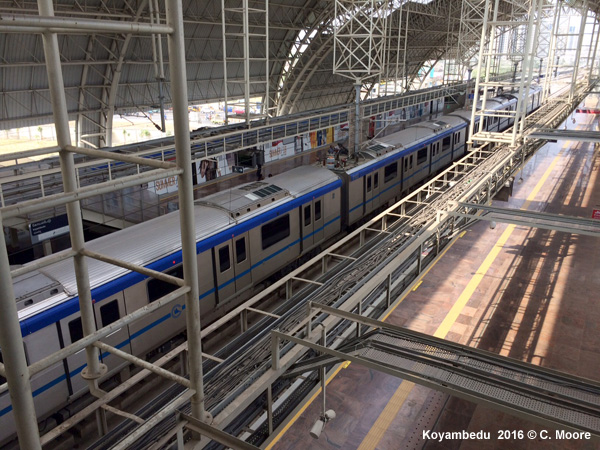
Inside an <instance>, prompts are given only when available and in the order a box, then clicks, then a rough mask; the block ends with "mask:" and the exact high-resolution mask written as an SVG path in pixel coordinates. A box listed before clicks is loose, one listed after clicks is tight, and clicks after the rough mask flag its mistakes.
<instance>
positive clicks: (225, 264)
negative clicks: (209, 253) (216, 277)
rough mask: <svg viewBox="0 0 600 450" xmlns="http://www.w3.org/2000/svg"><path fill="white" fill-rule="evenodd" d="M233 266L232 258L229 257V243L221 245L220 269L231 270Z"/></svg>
mask: <svg viewBox="0 0 600 450" xmlns="http://www.w3.org/2000/svg"><path fill="white" fill-rule="evenodd" d="M230 267H231V260H230V259H229V245H226V246H225V247H221V248H220V249H219V270H220V271H221V273H223V272H225V271H226V270H229V268H230Z"/></svg>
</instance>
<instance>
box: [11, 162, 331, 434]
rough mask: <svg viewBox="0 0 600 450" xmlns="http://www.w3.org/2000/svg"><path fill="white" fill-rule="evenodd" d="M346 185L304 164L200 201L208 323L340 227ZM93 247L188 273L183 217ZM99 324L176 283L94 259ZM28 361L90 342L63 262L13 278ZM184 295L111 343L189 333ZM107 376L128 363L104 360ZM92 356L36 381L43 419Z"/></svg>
mask: <svg viewBox="0 0 600 450" xmlns="http://www.w3.org/2000/svg"><path fill="white" fill-rule="evenodd" d="M341 187H342V182H341V180H340V179H339V177H338V176H336V175H335V174H334V173H332V172H331V171H329V170H327V169H325V168H319V167H298V168H296V169H293V170H291V171H289V172H287V173H286V174H283V175H279V176H275V177H272V178H268V181H264V182H263V181H261V182H255V183H250V184H246V185H243V186H239V187H237V188H234V189H233V190H231V191H230V192H227V193H217V194H214V195H211V196H208V197H206V198H204V199H203V200H202V201H201V202H198V203H197V204H196V205H195V220H196V240H197V244H196V249H197V258H198V267H199V273H198V279H199V285H200V298H199V301H200V308H201V311H202V314H203V316H205V317H206V318H207V319H210V318H211V317H215V316H216V315H218V314H219V313H220V312H221V311H223V310H224V309H226V308H227V305H228V304H230V303H231V302H230V300H231V299H232V298H234V297H236V296H237V295H238V294H239V293H240V292H242V291H244V290H246V289H248V288H250V287H251V286H252V285H254V284H256V283H259V282H260V281H262V280H264V279H265V278H267V277H269V276H270V275H272V274H274V273H276V272H277V271H279V270H281V268H282V267H285V266H286V265H288V264H289V263H291V262H292V261H294V260H296V259H297V258H299V257H300V256H302V255H304V254H306V253H309V252H310V251H311V250H313V249H314V248H315V247H317V246H319V245H320V244H321V243H323V242H325V241H327V240H329V239H330V238H331V237H333V236H335V235H338V234H339V233H340V231H341V215H340V208H339V205H340V200H339V199H340V197H341ZM88 245H89V248H90V250H92V251H96V252H99V253H102V254H106V255H109V256H113V257H116V258H121V259H126V260H128V261H131V262H133V263H136V264H141V265H144V266H146V267H149V268H152V269H155V270H160V271H163V272H165V273H168V274H171V275H175V276H180V277H181V276H182V265H181V242H180V239H179V213H178V212H175V213H171V214H167V215H165V216H161V217H159V218H156V219H154V220H150V221H148V222H144V223H142V224H139V225H136V226H133V227H130V228H127V229H124V230H122V231H119V232H116V233H113V234H111V235H107V236H104V237H101V238H99V239H96V240H94V241H92V242H90V243H89V244H88ZM89 273H90V285H91V288H92V298H93V300H94V312H95V318H96V326H97V327H98V328H102V327H105V326H107V325H110V324H111V323H113V322H115V321H116V320H118V319H119V318H120V317H122V316H124V315H125V314H127V313H130V312H132V311H134V310H136V309H139V308H141V307H143V306H146V305H147V304H149V303H151V302H153V301H155V300H157V299H158V298H160V297H162V296H164V295H166V294H167V293H169V292H172V291H173V290H174V289H175V286H173V285H171V284H168V283H164V282H162V281H160V280H156V279H149V278H147V277H144V276H142V275H140V274H137V273H132V272H129V271H127V270H125V269H121V268H119V267H115V266H111V265H108V264H105V263H102V262H99V261H96V260H89ZM14 285H15V292H16V293H17V294H16V295H18V299H17V302H18V309H19V320H20V323H21V331H22V334H23V345H24V348H25V353H26V357H27V362H28V364H33V363H35V362H37V361H39V360H41V359H43V358H44V357H45V356H47V355H48V354H50V353H52V352H55V351H58V350H59V349H60V348H62V347H65V346H67V345H69V344H71V343H72V342H75V341H77V340H79V339H81V338H82V337H83V329H82V324H81V317H80V312H79V305H78V297H77V286H76V280H75V274H74V271H73V264H72V261H70V260H64V261H61V262H58V263H55V264H51V265H49V266H47V267H44V268H42V269H40V270H39V271H36V272H33V273H31V274H28V275H26V276H23V277H20V278H18V279H15V280H14ZM184 309H185V307H184V304H183V299H181V300H175V302H174V303H171V304H170V305H167V306H164V307H162V308H160V309H158V310H157V311H155V312H154V313H153V314H151V315H150V316H146V317H145V318H143V319H141V320H138V321H137V322H134V323H132V324H130V325H129V326H125V327H122V328H120V329H119V330H117V331H115V332H114V333H113V334H111V335H109V336H108V337H107V338H106V342H107V344H109V345H112V346H115V347H117V348H119V349H120V350H122V351H125V352H127V353H131V354H134V355H138V356H145V355H146V354H147V353H148V352H150V351H151V350H153V349H155V348H157V347H158V346H160V345H161V344H162V343H164V342H166V341H168V340H169V339H170V338H172V337H173V336H175V335H177V334H179V333H181V332H182V331H183V330H184V328H185V316H184V314H183V312H184ZM101 359H102V362H103V363H104V364H106V365H107V366H108V373H107V375H106V377H110V376H112V375H114V374H116V373H117V372H119V371H120V370H121V369H122V368H123V367H124V366H126V363H123V361H122V360H120V359H119V358H116V357H115V356H113V355H110V354H107V353H105V354H102V355H101ZM85 367H86V363H85V351H84V350H82V351H80V352H78V353H76V354H74V355H71V356H69V357H68V358H66V359H65V360H64V361H63V362H61V363H58V364H55V365H54V366H52V367H50V368H48V369H46V370H45V371H43V372H42V373H39V374H37V375H36V376H34V377H33V378H32V380H31V383H32V390H33V393H34V398H35V407H36V413H37V416H38V417H41V418H43V417H46V416H48V415H49V414H51V413H53V412H55V411H56V410H57V409H59V408H61V407H64V406H65V405H67V404H69V403H70V402H71V401H73V400H74V399H76V398H77V397H79V396H81V395H82V394H84V393H85V392H86V391H87V384H86V382H85V381H84V380H83V379H82V378H81V376H79V375H80V373H81V371H82V370H83V369H84V368H85ZM4 382H5V380H0V384H2V383H4ZM11 411H12V407H11V403H10V397H9V395H8V392H5V393H3V394H1V395H0V444H1V443H2V442H5V441H6V439H8V438H10V437H11V436H12V435H13V434H14V433H15V428H14V420H13V417H12V413H11Z"/></svg>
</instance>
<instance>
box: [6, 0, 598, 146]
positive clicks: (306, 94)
mask: <svg viewBox="0 0 600 450" xmlns="http://www.w3.org/2000/svg"><path fill="white" fill-rule="evenodd" d="M225 2H226V4H231V5H233V6H236V5H237V6H239V5H241V4H242V2H241V0H225ZM236 2H237V3H236ZM471 2H472V3H475V4H476V3H477V1H476V0H471ZM505 3H507V7H508V6H509V5H508V3H510V2H505ZM564 3H565V5H566V6H571V7H579V8H580V7H582V6H583V4H584V1H583V0H565V2H564ZM53 4H54V8H55V14H56V16H58V17H66V18H73V19H111V20H116V21H140V22H146V23H149V22H150V20H151V18H150V16H151V10H152V7H151V6H152V5H155V4H160V20H161V23H164V21H165V15H164V5H163V2H155V0H85V1H72V0H54V1H53ZM334 4H335V2H334V1H332V0H276V1H272V0H270V1H268V9H269V27H268V28H269V30H268V37H269V45H268V52H269V66H268V79H269V86H270V93H271V105H273V107H274V109H273V113H274V114H277V115H281V114H286V113H290V112H298V111H305V110H310V109H315V108H320V107H327V106H331V105H335V104H340V103H347V102H349V101H351V100H352V99H353V97H354V88H353V84H354V80H352V79H350V78H347V77H342V76H339V75H334V74H333V73H332V67H333V55H334V51H333V49H334V45H333V24H334V23H335V21H336V12H335V8H334ZM461 4H462V2H459V1H455V0H413V1H407V0H393V1H392V2H390V5H391V9H390V13H389V19H390V20H388V35H389V36H390V39H389V40H388V47H387V48H388V52H386V57H385V60H386V61H385V68H384V78H388V79H391V78H396V74H399V75H401V74H406V75H407V76H408V78H409V79H417V80H418V79H419V78H421V79H422V80H424V79H425V77H426V76H428V74H429V70H427V69H428V68H429V67H425V69H426V70H423V67H424V64H428V62H429V61H437V60H438V59H440V58H442V57H443V56H444V54H446V52H447V49H448V48H451V47H455V46H456V42H457V40H458V34H459V25H460V17H461V14H464V13H462V12H461ZM479 4H481V8H483V6H484V5H485V1H479ZM249 5H250V7H251V8H257V9H260V8H264V6H265V1H264V0H260V1H257V0H249ZM587 5H588V7H590V8H591V9H592V10H593V11H598V10H599V9H600V0H593V1H592V0H590V1H588V2H587ZM183 14H184V28H185V29H184V34H185V39H186V49H185V50H186V58H187V79H188V97H189V102H190V104H194V103H209V102H214V101H219V100H222V98H223V96H224V82H223V77H224V67H223V45H222V43H223V30H222V17H221V1H219V0H207V1H196V0H183ZM11 15H38V10H37V2H35V1H32V0H24V1H14V0H0V16H1V18H2V19H3V20H2V21H4V24H6V23H7V22H6V19H7V18H8V17H9V16H11ZM258 16H260V14H258V15H256V17H258ZM226 17H227V16H226ZM253 17H254V18H253ZM256 17H255V16H253V15H251V20H252V21H254V22H255V23H254V25H253V26H254V27H255V28H254V29H255V30H260V25H259V24H260V21H261V20H263V23H264V19H261V18H260V17H258V18H256ZM263 17H264V16H263ZM338 20H339V17H338ZM228 21H229V22H230V23H233V24H235V23H237V24H238V29H239V30H241V21H240V19H239V15H238V16H237V18H236V15H235V14H232V15H230V17H229V18H228ZM236 21H237V22H236ZM0 23H1V22H0ZM234 29H235V28H234ZM251 30H252V26H251ZM471 33H472V36H471V37H470V39H471V40H472V42H473V43H474V44H477V45H478V43H477V39H478V36H477V33H476V32H475V31H472V32H471ZM405 37H406V39H405ZM467 41H468V40H467ZM162 47H163V53H164V55H165V64H164V68H165V71H166V73H165V79H166V83H165V97H166V104H167V106H168V105H169V103H170V92H169V78H170V77H169V73H168V65H167V64H166V61H167V58H168V52H167V49H166V47H167V45H166V40H165V39H162ZM59 48H60V51H61V59H62V66H63V76H64V82H65V91H66V95H67V103H68V105H67V106H68V109H69V111H70V114H71V118H72V119H79V127H80V133H82V134H88V135H90V136H94V135H95V134H98V133H100V134H101V132H102V127H103V126H104V124H105V121H106V117H107V115H110V113H111V111H112V108H114V111H115V113H116V114H120V113H126V112H132V111H136V110H138V109H141V110H144V111H146V110H151V109H156V108H157V107H158V104H159V98H158V97H159V94H158V92H159V91H158V82H157V79H156V71H155V67H156V65H155V62H154V56H153V54H154V53H153V50H152V48H153V46H152V40H151V38H150V37H149V36H139V35H134V34H130V35H124V34H114V33H112V34H111V33H89V32H87V33H83V32H82V33H80V34H68V35H59ZM0 49H1V52H0V60H1V64H0V129H9V128H14V127H20V126H27V125H37V124H41V123H50V122H51V121H52V117H51V112H52V110H51V104H50V95H49V91H48V81H47V74H46V67H45V64H44V54H43V47H42V40H41V35H39V34H30V33H27V34H24V33H17V32H5V30H2V29H1V25H0ZM249 49H250V55H251V57H252V58H257V60H256V61H254V62H252V64H250V75H251V77H252V78H255V79H266V78H267V74H266V71H267V69H266V66H265V64H264V63H262V64H261V63H260V62H259V60H258V59H259V58H264V53H265V47H264V43H263V44H261V42H260V38H259V37H253V38H252V39H251V40H250V44H249ZM405 49H406V52H405ZM227 53H228V57H229V58H230V63H229V65H228V69H227V70H228V77H229V78H237V79H240V78H242V79H243V73H244V72H243V70H244V68H243V61H239V60H236V59H235V58H240V57H242V56H243V39H242V37H241V36H238V37H235V36H234V37H232V36H229V37H228V39H227ZM405 53H406V57H405V56H404V55H405ZM404 61H406V66H404ZM373 81H378V80H377V79H375V78H372V79H370V80H369V81H368V82H367V83H365V84H364V85H363V87H364V88H365V91H366V90H367V89H369V88H370V85H369V82H373ZM251 90H252V92H251V96H253V97H254V96H256V97H259V96H261V95H262V94H263V93H264V84H261V83H257V84H253V85H252V88H251ZM229 95H230V97H236V96H241V95H243V84H240V83H238V84H237V87H236V86H233V87H231V86H230V87H229Z"/></svg>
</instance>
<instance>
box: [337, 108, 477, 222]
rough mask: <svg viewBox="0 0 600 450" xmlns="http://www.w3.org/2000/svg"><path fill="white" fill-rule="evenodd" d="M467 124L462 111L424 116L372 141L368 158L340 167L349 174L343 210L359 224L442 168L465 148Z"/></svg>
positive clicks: (344, 174)
mask: <svg viewBox="0 0 600 450" xmlns="http://www.w3.org/2000/svg"><path fill="white" fill-rule="evenodd" d="M466 128H467V124H466V122H465V121H464V120H461V119H460V118H457V117H449V116H445V117H443V118H441V119H437V120H431V121H427V122H423V123H421V124H419V125H415V126H412V127H409V128H407V129H405V130H402V131H399V132H397V133H393V134H390V135H388V136H385V137H383V138H378V139H376V140H373V141H371V144H370V145H369V146H368V147H367V148H366V149H365V151H363V152H361V157H362V158H363V160H362V161H359V162H358V163H356V164H354V165H352V166H348V167H347V168H343V169H340V168H338V169H337V170H336V172H337V173H339V174H340V176H341V177H342V179H343V180H344V189H345V194H344V202H343V206H342V211H343V213H344V217H345V218H346V222H345V225H347V226H350V225H353V224H355V223H357V222H359V221H360V220H362V219H363V217H365V216H367V215H368V214H370V213H371V212H373V211H374V210H377V209H378V208H379V207H382V206H384V205H386V204H389V202H391V201H395V200H397V199H398V198H399V197H400V196H401V195H402V194H403V193H405V192H407V191H408V190H409V189H410V188H412V187H414V186H416V185H418V184H419V183H421V182H422V181H423V180H424V179H426V178H428V177H429V176H430V175H431V174H434V173H436V172H438V171H439V170H440V169H442V168H443V167H444V166H446V165H447V164H449V163H450V162H451V161H453V160H455V159H458V158H460V157H461V156H462V155H463V154H464V152H465V137H466V131H465V130H466Z"/></svg>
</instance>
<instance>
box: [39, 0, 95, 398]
mask: <svg viewBox="0 0 600 450" xmlns="http://www.w3.org/2000/svg"><path fill="white" fill-rule="evenodd" d="M38 7H39V11H40V15H42V16H47V17H53V16H54V7H53V5H52V0H38ZM42 41H43V46H44V55H45V58H46V69H47V72H48V85H49V87H50V99H51V102H52V110H53V115H54V126H55V128H56V140H57V143H58V146H59V148H60V152H59V156H60V167H61V174H62V181H63V186H64V191H65V193H68V192H74V191H76V190H77V175H76V172H75V163H74V160H73V153H72V152H70V151H68V150H67V147H69V146H71V134H70V131H69V114H68V110H67V99H66V96H65V84H64V81H63V76H62V68H61V65H60V52H59V50H58V38H57V35H56V33H44V34H42ZM66 208H67V217H68V220H69V233H70V236H71V247H72V248H73V251H74V252H75V256H74V257H73V258H74V268H75V276H76V279H77V293H78V296H79V309H80V310H81V324H82V328H83V335H84V336H87V335H89V334H92V333H93V332H95V331H96V321H95V318H94V306H93V304H92V294H91V291H90V279H89V274H88V266H87V261H86V259H85V256H83V255H82V254H81V253H80V252H81V250H83V248H84V246H85V238H84V236H83V221H82V218H81V205H80V203H79V201H75V202H71V203H68V204H67V205H66ZM85 352H86V363H87V367H86V368H85V369H83V371H82V372H81V376H82V377H83V378H85V379H87V380H90V383H92V382H93V380H95V379H97V378H99V377H101V376H102V375H103V374H104V373H106V366H105V365H104V364H101V363H100V361H99V353H98V349H96V347H94V346H92V345H89V346H87V347H86V349H85ZM90 387H92V386H90Z"/></svg>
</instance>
